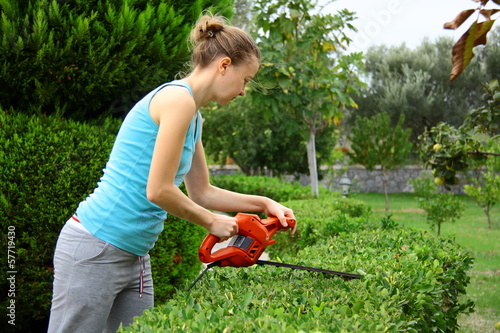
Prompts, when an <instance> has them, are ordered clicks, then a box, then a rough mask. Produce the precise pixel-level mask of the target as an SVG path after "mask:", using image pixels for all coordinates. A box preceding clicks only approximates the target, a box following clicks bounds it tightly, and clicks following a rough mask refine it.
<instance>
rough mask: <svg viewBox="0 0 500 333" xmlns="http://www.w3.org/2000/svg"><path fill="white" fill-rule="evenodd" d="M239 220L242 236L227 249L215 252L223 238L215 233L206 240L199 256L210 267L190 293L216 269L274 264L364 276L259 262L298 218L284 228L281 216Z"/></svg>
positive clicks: (239, 217) (247, 216)
mask: <svg viewBox="0 0 500 333" xmlns="http://www.w3.org/2000/svg"><path fill="white" fill-rule="evenodd" d="M236 219H237V220H238V235H236V236H234V237H233V238H232V239H231V241H230V242H229V245H228V246H227V247H225V248H222V249H219V250H217V251H215V252H213V253H212V250H213V248H214V246H215V244H217V242H218V241H219V240H220V239H219V237H217V236H214V235H212V234H209V235H207V236H206V237H205V239H204V240H203V242H202V243H201V245H200V249H199V252H198V257H199V258H200V260H201V261H202V262H204V263H209V265H207V267H206V268H205V270H203V272H202V273H201V274H200V275H199V276H198V278H197V279H196V280H195V281H194V282H193V284H191V286H190V287H189V289H188V290H190V289H191V288H192V287H193V286H194V285H195V284H196V282H198V281H199V280H200V279H201V277H202V276H203V275H204V274H205V272H206V271H207V270H208V269H209V268H212V267H214V266H220V267H224V266H231V267H248V266H252V265H254V264H258V265H272V266H277V267H288V268H292V269H301V270H307V271H314V272H321V273H327V274H334V275H339V276H342V277H344V278H348V279H359V278H361V276H360V275H357V274H351V273H344V272H337V271H331V270H326V269H321V268H314V267H306V266H298V265H291V264H285V263H281V262H272V261H266V260H259V258H260V256H261V255H262V253H263V252H264V250H265V249H266V248H267V247H268V246H269V245H272V244H274V243H276V240H275V239H272V237H273V236H274V234H275V233H276V232H277V231H278V230H286V229H290V228H293V227H295V224H296V221H295V219H292V218H286V222H287V224H288V226H287V227H284V226H283V225H282V224H281V222H280V221H279V220H278V218H277V217H269V218H266V219H260V217H259V216H258V215H254V214H244V213H238V214H237V215H236Z"/></svg>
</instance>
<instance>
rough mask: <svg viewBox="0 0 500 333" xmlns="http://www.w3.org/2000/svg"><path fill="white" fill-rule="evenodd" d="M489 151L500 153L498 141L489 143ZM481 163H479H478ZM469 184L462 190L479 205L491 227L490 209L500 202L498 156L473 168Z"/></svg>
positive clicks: (499, 166)
mask: <svg viewBox="0 0 500 333" xmlns="http://www.w3.org/2000/svg"><path fill="white" fill-rule="evenodd" d="M488 144H489V146H491V147H490V149H489V150H490V151H492V152H497V153H500V141H498V142H494V141H490V142H489V143H488ZM480 165H481V164H480ZM473 171H474V172H472V175H473V176H472V177H469V178H470V180H469V181H470V182H471V184H469V185H465V186H464V191H465V193H467V195H468V196H469V197H471V198H472V199H473V200H474V201H475V202H476V203H477V205H478V206H479V207H481V208H482V210H483V212H484V214H485V215H486V219H487V221H488V228H489V229H491V228H492V224H493V223H492V222H493V221H492V216H491V215H490V210H491V208H493V206H494V205H496V204H498V203H499V202H500V158H489V159H487V160H486V163H485V166H484V167H481V168H477V169H475V170H473Z"/></svg>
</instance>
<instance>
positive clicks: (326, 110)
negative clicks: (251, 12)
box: [253, 0, 361, 194]
mask: <svg viewBox="0 0 500 333" xmlns="http://www.w3.org/2000/svg"><path fill="white" fill-rule="evenodd" d="M255 10H256V13H257V15H256V27H257V29H256V32H257V33H258V35H259V37H258V40H259V46H260V47H261V49H262V53H263V55H264V57H263V58H264V61H263V64H262V73H261V74H260V77H261V79H262V81H263V86H264V87H263V88H262V89H261V91H260V94H253V101H254V102H255V105H258V106H259V107H261V108H262V109H263V110H265V111H266V112H268V113H270V114H271V115H274V114H277V113H280V112H286V113H287V114H288V115H289V116H290V117H292V118H293V119H296V121H297V122H300V123H301V124H302V126H303V128H304V131H305V132H306V133H308V134H307V136H308V139H307V154H308V155H307V156H308V162H309V172H310V176H311V185H312V191H313V193H315V194H317V193H318V192H317V191H318V177H317V166H316V165H317V161H316V153H315V149H316V144H315V136H316V134H317V133H319V132H320V131H322V130H323V129H324V128H326V127H327V126H329V125H331V124H333V123H336V124H338V123H339V121H340V118H342V116H343V111H344V110H345V109H347V108H355V107H356V106H357V105H356V103H355V102H354V100H353V98H352V97H351V96H352V94H353V93H355V92H356V91H357V88H358V86H359V85H360V82H359V79H358V76H357V70H358V69H359V68H360V66H361V55H360V54H349V55H342V52H343V51H342V50H343V47H344V44H348V43H349V42H350V40H349V38H348V37H347V36H346V35H345V30H346V29H354V27H353V26H352V25H351V24H350V22H351V21H352V20H353V19H354V16H353V13H351V12H349V11H347V10H341V11H339V12H338V13H337V14H335V15H332V14H322V13H321V9H320V8H317V1H313V2H310V1H306V0H293V1H285V0H278V1H275V2H269V1H266V0H259V1H256V6H255Z"/></svg>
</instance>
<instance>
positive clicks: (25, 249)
mask: <svg viewBox="0 0 500 333" xmlns="http://www.w3.org/2000/svg"><path fill="white" fill-rule="evenodd" d="M119 124H120V122H119V121H116V120H106V121H105V122H103V123H101V124H100V125H99V126H97V125H89V124H81V123H78V122H74V121H68V120H61V119H59V118H56V117H52V116H42V117H34V116H26V115H22V114H10V113H6V112H4V111H2V110H1V109H0V143H1V145H0V188H1V189H2V191H1V192H0V236H1V238H2V241H3V244H5V248H6V246H7V244H8V241H9V240H11V239H10V238H9V236H11V235H10V234H9V233H8V232H9V231H10V230H11V229H13V228H14V232H15V238H13V239H12V241H14V242H15V263H14V266H13V267H12V268H11V269H9V270H5V269H4V270H2V271H1V273H0V279H1V281H0V294H2V295H7V294H8V291H9V290H10V289H11V288H10V282H9V281H8V280H7V277H8V276H7V274H8V273H7V272H8V271H17V273H16V274H15V275H16V284H15V286H16V290H15V296H14V297H9V299H7V298H6V299H4V300H2V302H1V305H0V306H1V307H2V308H3V309H6V308H7V306H8V305H9V302H10V299H13V300H15V306H16V309H15V311H16V326H15V327H12V326H11V325H8V324H7V320H2V321H1V324H0V328H1V329H0V330H1V331H2V332H6V331H7V329H12V328H14V329H16V330H18V331H20V332H29V331H30V325H33V322H34V321H36V320H41V319H44V318H46V317H47V316H48V314H49V309H50V303H51V300H52V280H53V278H52V274H53V265H52V259H53V252H54V248H55V245H56V240H57V237H58V235H59V232H60V230H61V228H62V226H63V224H64V223H65V222H66V220H67V219H68V218H69V217H70V216H71V215H72V214H73V213H74V211H75V209H76V207H77V205H78V203H79V202H80V201H81V200H83V199H84V198H85V197H86V196H87V195H88V194H89V193H90V192H91V191H92V190H93V189H94V187H95V186H96V183H97V181H98V180H99V178H100V176H101V175H102V168H103V167H104V165H105V163H106V161H107V159H108V157H109V152H110V150H111V147H112V144H113V141H114V139H115V134H116V132H117V130H118V127H119ZM203 236H204V233H203V230H200V228H199V227H198V226H196V225H195V224H192V223H188V222H185V221H182V220H180V219H178V218H176V217H173V216H169V218H168V219H167V221H166V223H165V231H164V232H163V233H162V234H161V235H160V238H159V240H158V243H157V246H156V247H155V248H154V249H153V250H152V251H151V253H150V254H151V261H152V266H153V278H154V280H155V294H156V298H157V299H158V300H160V301H164V300H165V299H166V298H167V297H168V296H170V295H171V294H172V288H173V287H175V286H176V285H179V284H180V283H182V282H183V281H185V280H186V279H189V280H190V279H192V278H193V277H194V276H196V274H197V273H198V272H199V270H200V268H201V265H200V263H199V260H198V258H197V250H198V249H197V245H194V244H200V243H201V241H202V239H203ZM8 254H9V253H8V252H7V248H6V251H3V252H2V254H1V257H0V258H1V260H2V261H3V262H4V263H6V262H7V259H8V258H7V256H8ZM10 254H11V255H12V253H10ZM9 259H10V258H9ZM4 319H5V317H4Z"/></svg>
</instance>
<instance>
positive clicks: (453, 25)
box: [444, 9, 476, 30]
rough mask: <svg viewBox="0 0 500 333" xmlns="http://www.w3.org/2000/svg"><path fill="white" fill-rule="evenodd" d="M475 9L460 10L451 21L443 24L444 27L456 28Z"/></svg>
mask: <svg viewBox="0 0 500 333" xmlns="http://www.w3.org/2000/svg"><path fill="white" fill-rule="evenodd" d="M475 11H476V10H475V9H467V10H463V11H461V12H460V14H458V15H457V17H455V19H454V20H453V21H451V22H446V23H445V24H444V28H445V29H450V30H455V29H456V28H458V27H459V26H461V25H462V23H464V22H465V21H467V19H468V18H469V17H470V16H471V15H472V14H473V13H474V12H475Z"/></svg>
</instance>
